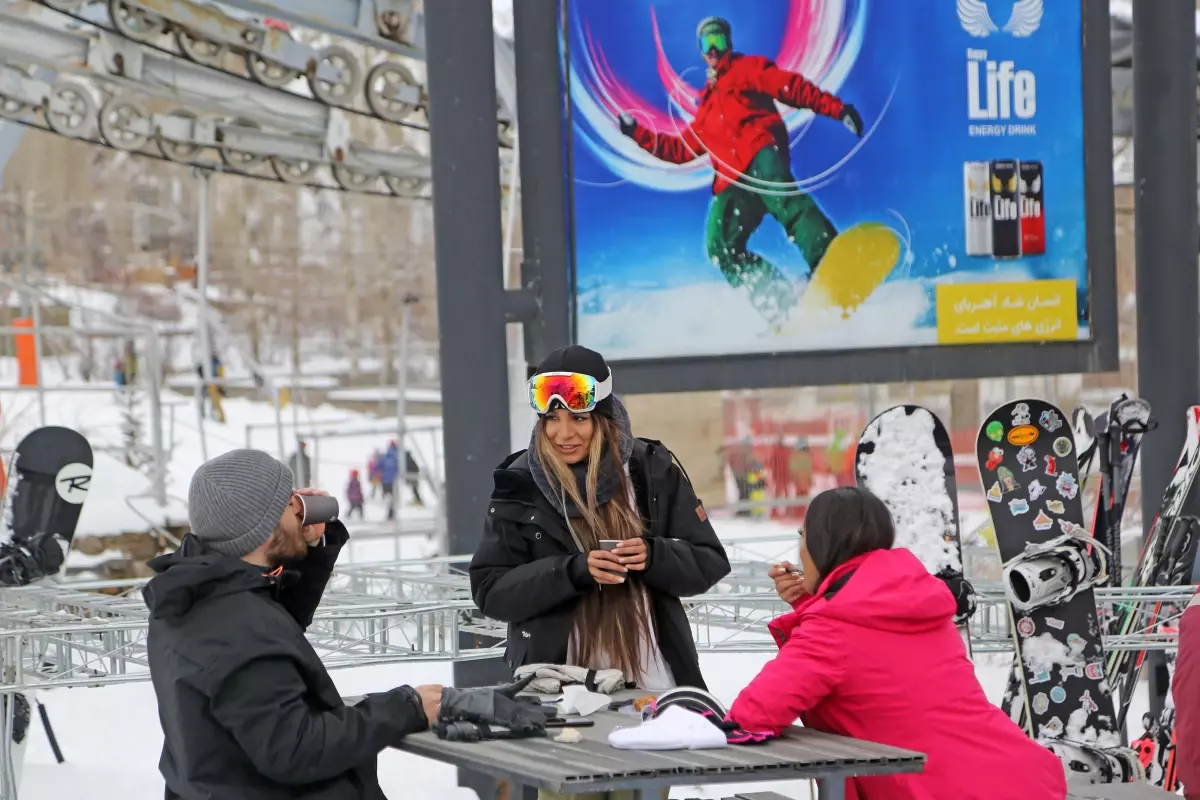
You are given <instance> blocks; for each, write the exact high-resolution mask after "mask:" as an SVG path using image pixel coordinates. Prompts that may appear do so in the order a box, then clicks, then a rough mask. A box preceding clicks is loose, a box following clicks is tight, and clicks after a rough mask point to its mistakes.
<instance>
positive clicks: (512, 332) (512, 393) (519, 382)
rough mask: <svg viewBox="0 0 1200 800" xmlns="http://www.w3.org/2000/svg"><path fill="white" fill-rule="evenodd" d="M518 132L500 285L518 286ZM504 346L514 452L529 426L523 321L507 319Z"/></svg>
mask: <svg viewBox="0 0 1200 800" xmlns="http://www.w3.org/2000/svg"><path fill="white" fill-rule="evenodd" d="M520 146H521V131H520V128H517V129H516V130H515V131H514V132H513V160H512V164H511V165H510V166H509V169H508V209H507V211H506V212H505V214H504V286H505V288H506V289H519V288H521V287H520V283H521V282H520V277H519V276H517V280H516V281H514V280H512V278H513V277H514V276H513V274H512V257H513V239H514V238H515V236H516V230H517V209H518V204H517V203H518V198H519V196H520V194H521V150H520ZM505 340H506V343H507V347H508V432H509V448H510V449H511V450H513V451H514V452H515V451H517V450H521V449H523V448H524V447H525V443H526V442H528V441H529V430H530V428H532V427H533V420H534V415H533V410H532V409H530V408H529V403H528V400H527V398H526V394H525V381H526V380H527V375H526V372H527V367H526V362H525V323H523V322H510V323H508V325H507V326H506V330H505Z"/></svg>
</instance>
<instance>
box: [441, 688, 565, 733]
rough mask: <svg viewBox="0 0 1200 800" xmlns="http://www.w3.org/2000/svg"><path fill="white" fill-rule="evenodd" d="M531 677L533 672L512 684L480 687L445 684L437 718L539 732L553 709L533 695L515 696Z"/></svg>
mask: <svg viewBox="0 0 1200 800" xmlns="http://www.w3.org/2000/svg"><path fill="white" fill-rule="evenodd" d="M532 680H533V675H528V676H526V677H525V678H523V679H521V680H519V681H516V682H515V683H509V684H505V685H504V686H485V687H483V688H480V689H456V688H454V687H453V686H447V687H445V688H444V689H442V704H441V708H440V709H439V710H438V720H439V721H442V722H452V721H458V720H461V721H465V722H475V723H480V724H484V725H498V726H501V727H505V728H508V729H509V730H510V731H512V732H513V733H514V734H518V735H532V734H537V733H543V732H545V730H546V720H547V719H549V718H550V717H552V716H554V709H553V708H552V707H551V708H546V707H545V706H544V705H543V704H542V702H541V700H540V699H538V698H537V697H517V696H516V695H517V693H518V692H520V691H521V690H522V689H524V688H525V687H526V686H528V685H529V682H530V681H532Z"/></svg>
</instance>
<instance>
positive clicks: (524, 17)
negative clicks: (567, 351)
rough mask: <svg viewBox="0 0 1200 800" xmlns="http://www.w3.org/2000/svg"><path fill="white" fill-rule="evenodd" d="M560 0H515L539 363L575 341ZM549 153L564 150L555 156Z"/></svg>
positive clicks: (532, 335) (529, 278) (531, 342)
mask: <svg viewBox="0 0 1200 800" xmlns="http://www.w3.org/2000/svg"><path fill="white" fill-rule="evenodd" d="M558 6H559V0H520V2H516V3H513V24H514V29H515V32H516V41H517V47H516V56H517V86H518V87H519V92H520V106H519V107H518V109H517V118H518V124H519V127H520V130H521V139H520V141H519V142H518V145H519V146H520V148H521V165H520V166H521V225H522V246H523V258H522V262H521V283H522V285H523V286H525V287H529V288H532V289H534V290H536V292H537V293H538V296H539V298H540V299H541V303H540V313H539V315H538V319H537V320H536V321H528V322H526V323H525V326H524V327H525V358H526V359H528V360H529V361H530V362H532V363H534V364H536V363H537V362H539V361H541V360H542V359H543V358H545V357H546V354H547V353H549V352H550V351H551V350H554V349H555V348H558V347H563V346H565V345H568V344H570V343H571V308H572V306H573V302H571V297H570V294H571V282H570V277H569V276H570V270H568V269H564V268H563V265H564V264H571V263H572V262H571V246H570V238H569V224H568V223H569V217H568V213H567V208H568V196H567V176H566V173H565V170H566V159H565V158H562V157H560V156H561V154H562V152H563V142H565V141H567V139H566V135H567V134H566V130H565V125H564V122H563V113H562V104H563V90H562V85H561V79H560V74H561V72H562V68H561V64H560V60H561V57H560V54H559V47H558V34H559V31H558ZM547 153H555V154H560V155H556V156H555V157H554V158H547V157H546V154H547Z"/></svg>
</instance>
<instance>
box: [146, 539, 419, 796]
mask: <svg viewBox="0 0 1200 800" xmlns="http://www.w3.org/2000/svg"><path fill="white" fill-rule="evenodd" d="M325 531H326V533H325V544H324V546H319V547H313V548H310V549H309V551H308V555H307V557H306V558H305V559H304V560H303V561H301V562H299V563H298V564H296V565H295V566H294V567H292V568H290V569H289V570H287V571H285V572H283V573H281V574H279V575H264V574H263V571H262V569H261V568H259V567H256V566H253V565H251V564H247V563H246V562H244V561H242V560H240V559H236V558H230V557H228V556H221V555H216V554H210V553H207V552H205V550H204V548H203V545H202V544H201V543H200V541H199V540H198V539H196V537H194V536H192V535H190V534H189V535H188V536H186V537H185V538H184V540H183V543H182V546H181V547H180V549H179V552H177V553H172V554H169V555H165V556H160V557H159V558H156V559H154V560H153V561H151V562H150V566H151V567H152V568H153V569H154V570H155V571H156V572H157V573H158V575H156V576H155V577H154V578H153V579H152V580H151V581H150V582H149V583H148V584H147V585H146V588H145V589H144V590H143V594H144V596H145V598H146V604H147V606H149V608H150V629H149V634H148V639H147V650H148V652H149V661H150V677H151V680H152V681H153V683H154V693H155V694H156V695H157V696H158V716H159V721H160V722H161V723H162V729H163V737H164V740H165V741H164V743H163V752H162V758H161V759H160V760H159V769H160V771H161V772H162V775H163V778H164V779H165V780H166V797H167V800H176V799H178V800H201V799H202V798H203V800H209V799H210V798H220V800H259V798H262V799H263V800H267V799H268V798H270V799H271V800H274V799H275V798H279V800H282V799H283V798H311V799H312V800H316V799H317V798H320V800H379V798H383V797H384V794H383V792H382V791H381V790H380V788H379V782H378V779H377V777H376V772H375V762H376V757H377V756H378V754H379V751H380V750H382V749H384V748H385V747H394V746H396V745H397V744H399V742H400V741H401V739H402V738H403V737H404V736H405V735H406V734H409V733H414V732H416V731H421V730H424V729H425V728H426V727H428V724H427V721H426V719H425V713H424V711H423V710H422V706H421V702H420V698H419V696H418V695H417V693H416V692H415V691H414V690H413V689H411V688H409V687H407V686H405V687H400V688H398V689H393V690H392V691H390V692H385V693H383V694H375V695H368V696H367V697H366V698H365V699H364V700H363V701H362V702H360V703H359V704H358V705H355V706H353V707H347V706H346V705H345V704H344V703H343V702H342V698H341V697H340V696H339V694H338V691H337V688H336V687H335V686H334V684H333V681H332V680H330V678H329V675H328V673H327V672H326V671H325V666H324V665H323V664H322V663H321V660H320V659H319V658H318V657H317V654H316V652H315V651H314V650H313V648H312V646H311V645H310V644H309V643H308V640H307V639H305V638H304V629H305V628H306V627H308V625H309V623H310V622H312V618H313V613H314V612H315V611H316V608H317V604H318V603H319V602H320V600H321V595H322V594H323V593H324V591H325V584H326V583H327V582H328V580H329V575H330V573H331V572H332V571H333V565H334V562H335V561H336V560H337V556H338V551H340V550H341V548H342V545H344V544H345V543H346V541H347V539H348V538H349V534H347V533H346V529H345V527H344V526H343V525H342V524H341V523H329V524H328V525H327V526H326V529H325Z"/></svg>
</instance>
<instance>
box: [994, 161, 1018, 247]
mask: <svg viewBox="0 0 1200 800" xmlns="http://www.w3.org/2000/svg"><path fill="white" fill-rule="evenodd" d="M1020 169H1021V164H1020V162H1019V161H1015V160H1012V159H1004V160H998V161H993V162H992V163H991V165H990V174H989V176H988V188H989V189H990V190H991V197H992V255H993V256H995V257H996V258H1018V257H1020V255H1021V209H1020V197H1021V195H1020V192H1019V191H1018V186H1017V184H1018V181H1019V180H1020V178H1019V173H1020Z"/></svg>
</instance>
